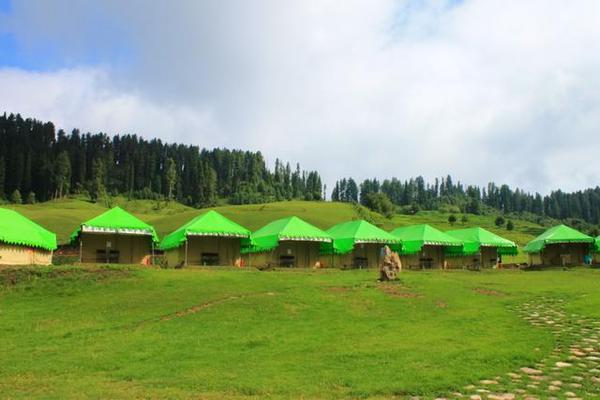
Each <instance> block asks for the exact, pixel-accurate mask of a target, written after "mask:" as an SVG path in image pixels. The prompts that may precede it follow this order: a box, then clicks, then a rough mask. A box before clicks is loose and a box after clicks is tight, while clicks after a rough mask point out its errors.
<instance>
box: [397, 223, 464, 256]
mask: <svg viewBox="0 0 600 400" xmlns="http://www.w3.org/2000/svg"><path fill="white" fill-rule="evenodd" d="M391 234H392V235H394V236H395V237H397V238H399V239H400V240H402V248H401V250H400V253H401V254H404V255H407V254H415V253H418V252H419V251H421V249H422V248H423V246H424V245H433V246H444V247H461V246H462V241H460V240H459V239H456V238H455V237H453V236H450V235H448V234H446V233H444V232H442V231H440V230H438V229H436V228H434V227H432V226H431V225H427V224H423V225H411V226H404V227H401V228H397V229H394V230H393V231H392V232H391Z"/></svg>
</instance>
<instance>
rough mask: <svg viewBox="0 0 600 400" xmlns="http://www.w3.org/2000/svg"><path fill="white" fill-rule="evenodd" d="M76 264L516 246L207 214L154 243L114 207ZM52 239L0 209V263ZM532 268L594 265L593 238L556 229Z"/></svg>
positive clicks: (483, 254)
mask: <svg viewBox="0 0 600 400" xmlns="http://www.w3.org/2000/svg"><path fill="white" fill-rule="evenodd" d="M70 239H71V243H72V244H73V245H75V246H78V251H79V261H80V262H82V263H122V264H151V263H153V262H154V256H155V254H157V253H161V254H162V255H163V257H162V260H163V263H164V264H166V265H168V266H171V267H181V266H188V265H207V266H210V265H224V266H227V265H232V266H233V265H236V266H243V265H248V266H256V267H264V266H285V267H313V266H321V267H335V268H351V267H360V268H362V267H364V268H368V267H375V266H377V265H378V264H379V261H380V257H381V253H382V252H381V250H382V248H383V246H385V245H387V246H389V247H390V248H391V249H392V250H394V251H397V252H398V253H399V255H400V257H401V259H402V264H403V266H404V268H418V269H425V268H486V267H494V266H496V265H497V264H498V262H501V259H502V257H503V256H509V255H516V254H517V253H518V249H517V245H516V244H515V243H514V242H512V241H510V240H508V239H505V238H503V237H500V236H498V235H496V234H494V233H492V232H489V231H487V230H485V229H483V228H478V227H475V228H467V229H457V230H450V231H446V232H442V231H440V230H438V229H436V228H434V227H432V226H430V225H413V226H406V227H401V228H397V229H395V230H393V231H391V232H386V231H385V230H383V229H381V228H378V227H377V226H375V225H373V224H371V223H369V222H367V221H364V220H353V221H348V222H344V223H341V224H338V225H335V226H333V227H331V228H330V229H328V230H326V231H323V230H321V229H319V228H317V227H315V226H313V225H311V224H309V223H308V222H306V221H303V220H302V219H300V218H298V217H289V218H283V219H279V220H277V221H273V222H271V223H269V224H267V225H266V226H264V227H262V228H260V229H259V230H257V231H255V232H250V230H248V229H246V228H245V227H243V226H241V225H240V224H238V223H236V222H234V221H232V220H230V219H228V218H226V217H224V216H223V215H221V214H219V213H218V212H216V211H214V210H211V211H207V212H205V213H203V214H201V215H199V216H197V217H196V218H194V219H192V220H191V221H189V222H188V223H186V224H184V225H183V226H181V227H180V228H179V229H177V230H175V231H174V232H172V233H171V234H169V235H167V236H166V237H164V238H163V240H162V241H159V238H158V235H157V234H156V231H155V230H154V228H153V227H152V226H151V225H149V224H147V223H145V222H144V221H142V220H140V219H139V218H137V217H135V216H133V215H132V214H130V213H128V212H127V211H125V210H123V209H122V208H120V207H115V208H112V209H110V210H108V211H106V212H105V213H103V214H101V215H99V216H97V217H95V218H93V219H91V220H89V221H86V222H84V223H82V224H81V225H80V226H79V227H78V228H77V229H76V230H75V232H73V234H72V235H71V237H70ZM56 248H57V243H56V235H55V234H54V233H52V232H49V231H48V230H46V229H44V228H43V227H41V226H39V225H38V224H36V223H34V222H33V221H31V220H29V219H27V218H26V217H24V216H23V215H21V214H19V213H17V212H15V211H12V210H8V209H0V264H5V265H6V264H8V265H22V264H46V265H48V264H51V262H52V255H53V252H54V250H56ZM523 250H524V251H525V252H527V253H529V255H530V264H531V265H578V264H584V263H589V262H591V257H593V256H594V255H595V257H596V260H595V261H597V262H600V237H598V238H596V239H594V238H592V237H590V236H587V235H585V234H583V233H581V232H579V231H577V230H575V229H573V228H570V227H568V226H565V225H558V226H555V227H553V228H551V229H549V230H547V231H546V232H544V233H543V234H542V235H540V236H538V237H537V238H536V239H534V240H533V241H531V242H530V243H528V244H527V246H525V248H524V249H523Z"/></svg>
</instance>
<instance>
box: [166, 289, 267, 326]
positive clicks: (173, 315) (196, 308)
mask: <svg viewBox="0 0 600 400" xmlns="http://www.w3.org/2000/svg"><path fill="white" fill-rule="evenodd" d="M257 296H275V293H274V292H259V293H246V294H240V295H234V296H228V297H222V298H219V299H214V300H210V301H207V302H204V303H201V304H197V305H195V306H192V307H189V308H186V309H183V310H179V311H175V312H174V313H171V314H167V315H163V316H162V317H160V320H161V321H169V320H172V319H174V318H182V317H185V316H187V315H190V314H196V313H198V312H200V311H202V310H205V309H207V308H209V307H213V306H217V305H220V304H224V303H228V302H231V301H234V300H241V299H246V298H248V297H257Z"/></svg>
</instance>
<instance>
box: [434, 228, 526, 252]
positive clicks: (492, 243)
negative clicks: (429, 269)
mask: <svg viewBox="0 0 600 400" xmlns="http://www.w3.org/2000/svg"><path fill="white" fill-rule="evenodd" d="M446 233H447V234H448V235H450V236H452V237H454V238H456V239H458V240H460V241H462V242H463V245H462V247H448V248H447V249H446V254H448V255H450V256H468V255H472V254H477V253H479V252H480V251H481V247H496V248H497V249H498V254H501V255H515V254H517V252H518V251H517V245H516V244H515V243H514V242H512V241H510V240H508V239H504V238H503V237H501V236H498V235H496V234H495V233H492V232H490V231H487V230H485V229H483V228H468V229H456V230H452V231H447V232H446Z"/></svg>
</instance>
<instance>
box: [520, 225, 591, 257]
mask: <svg viewBox="0 0 600 400" xmlns="http://www.w3.org/2000/svg"><path fill="white" fill-rule="evenodd" d="M594 242H595V239H594V238H593V237H591V236H588V235H586V234H584V233H581V232H579V231H578V230H576V229H573V228H571V227H569V226H566V225H557V226H554V227H552V228H550V229H548V230H547V231H546V232H544V233H542V234H541V235H540V236H538V237H536V238H535V239H533V240H532V241H531V242H529V243H527V245H526V246H525V248H524V249H523V250H524V251H525V252H527V253H539V252H540V251H542V250H544V247H546V245H547V244H552V243H594Z"/></svg>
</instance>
